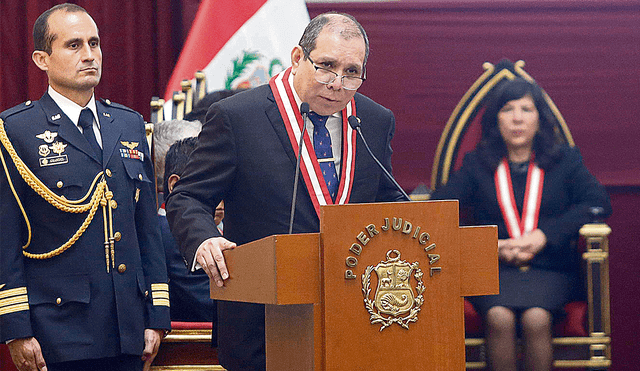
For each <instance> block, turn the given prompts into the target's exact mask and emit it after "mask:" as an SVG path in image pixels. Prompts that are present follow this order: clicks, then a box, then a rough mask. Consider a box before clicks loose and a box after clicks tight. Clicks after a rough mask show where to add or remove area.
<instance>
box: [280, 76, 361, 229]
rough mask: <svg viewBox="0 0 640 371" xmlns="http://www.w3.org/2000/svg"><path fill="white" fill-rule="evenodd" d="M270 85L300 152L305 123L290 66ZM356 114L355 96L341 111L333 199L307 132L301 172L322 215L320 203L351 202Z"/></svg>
mask: <svg viewBox="0 0 640 371" xmlns="http://www.w3.org/2000/svg"><path fill="white" fill-rule="evenodd" d="M269 86H270V87H271V91H272V92H273V95H274V97H275V99H276V103H277V104H278V110H279V111H280V115H281V116H282V120H283V121H284V126H285V128H286V129H287V134H288V135H289V141H290V142H291V146H292V147H293V151H294V153H295V154H296V156H297V154H298V143H299V141H300V135H301V134H302V128H303V125H304V124H305V123H304V122H303V120H302V115H301V114H300V103H298V102H296V99H295V96H294V94H293V75H291V67H289V68H288V69H286V70H285V71H282V72H281V73H279V74H278V75H276V76H274V77H273V78H271V80H270V81H269ZM355 114H356V104H355V101H354V100H353V99H351V101H350V102H349V103H348V104H347V106H346V107H345V108H344V109H343V110H342V111H341V115H342V128H343V129H342V137H343V138H344V139H343V140H342V164H341V167H340V184H339V186H338V194H337V196H336V201H335V202H334V201H333V200H332V199H331V196H330V195H329V190H328V189H327V184H326V183H325V180H324V177H323V176H322V171H321V170H320V165H319V164H318V159H317V158H316V154H315V152H314V151H313V146H312V144H311V138H310V137H309V132H308V131H307V132H305V134H304V143H305V144H304V146H303V148H302V158H301V160H300V173H301V174H302V177H303V179H304V183H305V185H306V186H307V189H308V190H309V196H311V201H312V202H313V206H314V208H315V210H316V214H317V215H318V218H319V217H320V206H321V205H333V204H336V205H342V204H346V203H348V202H349V195H350V193H351V187H352V185H353V174H354V170H355V164H356V131H355V130H353V129H352V128H351V126H349V125H348V124H347V123H348V121H347V118H348V117H349V116H351V115H355Z"/></svg>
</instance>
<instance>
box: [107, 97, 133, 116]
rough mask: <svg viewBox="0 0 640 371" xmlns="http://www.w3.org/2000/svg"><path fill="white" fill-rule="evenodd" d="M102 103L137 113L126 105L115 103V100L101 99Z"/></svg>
mask: <svg viewBox="0 0 640 371" xmlns="http://www.w3.org/2000/svg"><path fill="white" fill-rule="evenodd" d="M101 101H102V103H104V104H105V105H107V106H109V107H113V108H119V109H122V110H125V111H129V112H133V113H138V112H136V111H135V110H133V109H131V108H129V107H127V106H123V105H122V104H120V103H116V102H112V101H110V100H109V99H101Z"/></svg>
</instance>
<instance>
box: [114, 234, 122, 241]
mask: <svg viewBox="0 0 640 371" xmlns="http://www.w3.org/2000/svg"><path fill="white" fill-rule="evenodd" d="M121 238H122V233H120V232H116V233H114V234H113V239H114V240H116V242H117V241H120V239H121Z"/></svg>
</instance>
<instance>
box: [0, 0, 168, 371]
mask: <svg viewBox="0 0 640 371" xmlns="http://www.w3.org/2000/svg"><path fill="white" fill-rule="evenodd" d="M34 43H35V51H34V52H33V55H32V59H33V61H34V63H35V64H36V65H37V66H38V67H39V68H40V69H41V70H43V71H45V72H46V73H47V76H48V81H49V87H48V90H47V92H46V93H45V94H44V95H43V96H42V98H41V99H40V100H38V101H34V102H31V101H27V102H25V103H23V104H21V105H19V106H17V107H14V108H11V109H9V110H7V111H5V112H3V113H2V114H0V142H1V143H2V144H1V146H0V162H1V164H2V167H1V168H0V231H2V232H1V233H0V341H2V342H8V344H9V349H10V352H11V356H12V358H13V361H14V363H15V364H16V366H17V367H18V369H19V370H21V371H24V370H49V371H51V370H53V371H56V370H65V371H68V370H87V369H92V370H142V369H143V368H144V369H148V368H149V367H150V364H151V361H152V360H153V358H154V357H155V355H156V353H157V350H158V347H159V345H160V341H161V339H162V336H163V334H165V333H166V331H167V330H168V329H169V328H170V320H169V294H168V285H167V273H166V267H165V263H164V253H163V250H162V243H161V242H160V230H159V227H158V222H157V218H156V217H155V214H156V208H155V196H154V188H153V183H152V181H151V180H152V179H153V170H152V164H151V161H150V157H149V149H148V146H147V144H146V141H145V131H144V121H143V119H142V117H141V116H140V114H138V113H137V112H135V111H132V110H130V109H128V108H126V107H124V106H121V105H118V104H115V103H111V102H110V101H108V100H103V101H98V100H96V99H95V97H94V87H95V86H96V85H97V84H98V82H99V81H100V76H101V71H102V70H101V67H102V52H101V48H100V38H99V36H98V29H97V26H96V24H95V22H94V21H93V19H92V18H91V16H90V15H89V14H88V13H87V12H86V11H85V10H84V9H83V8H81V7H79V6H77V5H73V4H62V5H58V6H55V7H53V8H51V9H49V10H48V11H46V12H44V13H43V14H42V15H41V16H40V17H39V18H38V20H37V21H36V23H35V25H34Z"/></svg>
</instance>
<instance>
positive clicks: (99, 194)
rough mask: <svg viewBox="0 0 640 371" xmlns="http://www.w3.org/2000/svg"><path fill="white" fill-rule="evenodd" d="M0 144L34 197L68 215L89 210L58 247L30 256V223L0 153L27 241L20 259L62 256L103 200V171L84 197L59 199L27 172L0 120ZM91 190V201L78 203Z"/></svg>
mask: <svg viewBox="0 0 640 371" xmlns="http://www.w3.org/2000/svg"><path fill="white" fill-rule="evenodd" d="M0 142H1V143H2V145H3V147H4V148H5V149H6V150H7V153H8V154H9V156H10V157H11V160H13V163H14V165H15V167H16V169H17V170H18V173H20V176H21V177H22V179H24V181H25V182H26V183H27V184H28V185H29V187H31V189H33V190H34V191H35V192H36V193H37V194H38V195H40V197H42V198H43V199H45V200H46V201H47V202H48V203H49V204H51V205H52V206H54V207H55V208H57V209H58V210H61V211H64V212H68V213H75V214H79V213H84V212H87V211H89V214H88V215H87V217H86V218H85V220H84V222H83V223H82V225H81V226H80V228H79V229H78V230H77V231H76V233H74V235H73V236H72V237H71V238H70V239H69V240H68V241H67V242H65V243H64V244H63V245H62V246H60V247H58V248H57V249H55V250H52V251H50V252H48V253H42V254H32V253H29V252H27V251H26V249H27V247H29V245H30V244H31V233H32V232H31V224H30V222H29V218H28V216H27V214H26V211H25V210H24V207H23V206H22V202H21V201H20V198H19V196H18V194H17V192H16V190H15V188H14V186H13V183H12V181H11V177H10V175H9V170H8V168H7V164H6V162H5V159H4V156H3V155H2V151H0V160H1V161H2V166H3V168H4V171H5V173H6V174H7V181H8V183H9V186H10V188H11V192H12V193H13V196H14V197H15V199H16V201H17V202H18V206H19V207H20V211H21V212H22V216H23V217H24V220H25V222H26V224H27V230H28V238H27V243H26V244H25V245H24V246H23V247H22V249H23V251H22V253H23V254H24V256H26V257H28V258H31V259H49V258H52V257H54V256H57V255H60V254H62V253H63V252H64V251H65V250H67V249H68V248H69V247H71V246H72V245H73V244H74V243H75V242H76V241H77V240H78V238H80V236H82V234H83V233H84V232H85V231H86V229H87V228H88V227H89V224H91V221H92V220H93V217H94V216H95V213H96V210H97V209H98V206H100V201H101V200H102V198H103V197H104V194H105V191H106V190H107V182H106V180H105V179H104V176H103V172H102V171H101V172H99V173H98V174H97V175H96V176H95V178H94V179H93V182H92V183H91V186H90V187H89V190H88V191H87V194H85V195H84V197H82V198H81V199H79V200H75V201H70V200H67V199H66V198H65V197H63V196H58V195H57V194H55V193H54V192H53V191H52V190H51V189H49V188H48V187H47V186H46V185H45V184H44V183H42V181H40V179H38V178H37V177H36V176H35V174H33V173H32V172H31V170H30V169H29V168H28V167H27V166H26V165H25V164H24V162H23V161H22V159H21V158H20V157H19V156H18V154H17V152H16V151H15V149H14V148H13V145H12V144H11V141H10V140H9V138H8V136H7V133H6V131H5V130H4V121H3V120H2V119H0ZM100 178H102V179H100ZM98 179H100V182H99V183H98V184H97V186H96V183H97V182H98ZM94 188H95V190H94ZM92 190H94V192H93V195H92V196H91V201H90V202H89V203H86V204H81V203H82V202H84V201H85V200H86V199H87V197H89V195H91V193H92Z"/></svg>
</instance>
